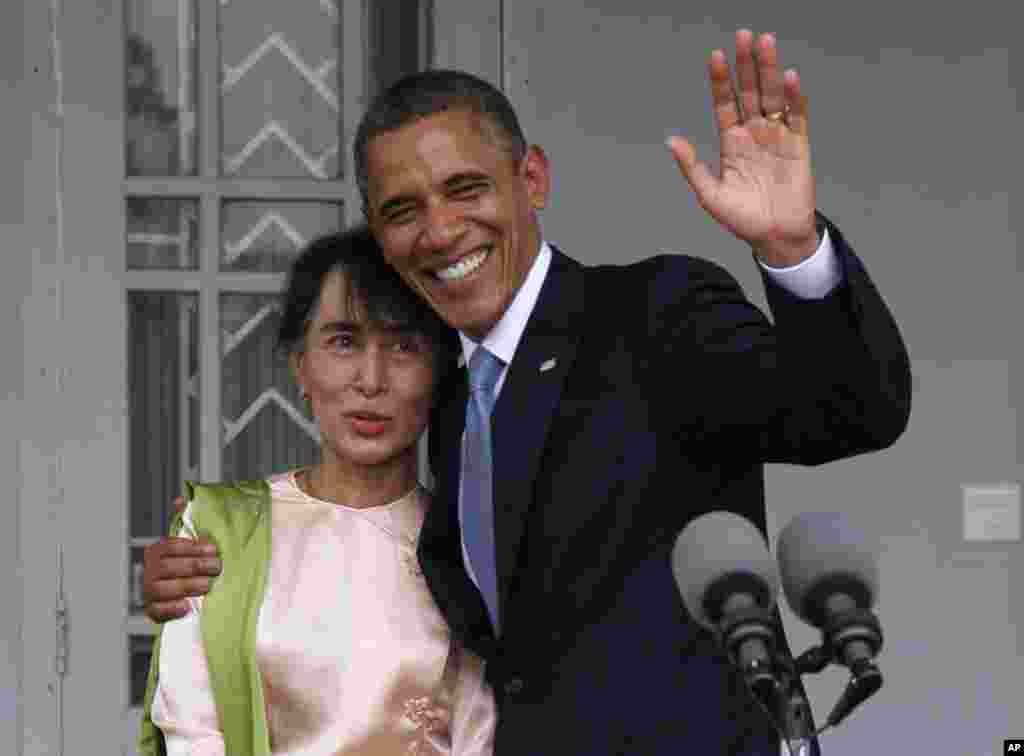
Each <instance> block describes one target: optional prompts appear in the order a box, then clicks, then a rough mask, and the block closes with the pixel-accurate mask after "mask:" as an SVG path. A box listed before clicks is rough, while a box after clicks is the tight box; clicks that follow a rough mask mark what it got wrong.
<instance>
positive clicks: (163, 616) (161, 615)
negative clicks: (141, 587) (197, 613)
mask: <svg viewBox="0 0 1024 756" xmlns="http://www.w3.org/2000/svg"><path fill="white" fill-rule="evenodd" d="M145 610H146V616H147V617H149V618H150V619H151V620H153V621H154V622H157V623H162V622H169V621H170V620H176V619H181V618H182V617H184V616H185V615H186V614H188V612H189V604H188V602H187V601H161V602H158V603H155V604H146V608H145Z"/></svg>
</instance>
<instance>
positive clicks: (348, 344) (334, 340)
mask: <svg viewBox="0 0 1024 756" xmlns="http://www.w3.org/2000/svg"><path fill="white" fill-rule="evenodd" d="M327 345H328V346H330V347H334V348H335V349H351V348H352V347H353V346H354V345H355V339H353V338H352V335H351V334H348V333H339V334H337V335H336V336H331V338H329V339H328V340H327Z"/></svg>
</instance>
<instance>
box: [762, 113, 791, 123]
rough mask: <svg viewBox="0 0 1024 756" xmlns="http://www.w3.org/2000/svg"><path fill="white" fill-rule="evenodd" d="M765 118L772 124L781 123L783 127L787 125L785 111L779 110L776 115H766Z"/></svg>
mask: <svg viewBox="0 0 1024 756" xmlns="http://www.w3.org/2000/svg"><path fill="white" fill-rule="evenodd" d="M764 117H765V118H767V119H768V120H769V121H771V122H772V123H781V124H783V125H785V123H786V111H785V110H777V111H775V112H774V113H765V115H764Z"/></svg>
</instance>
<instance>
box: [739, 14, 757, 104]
mask: <svg viewBox="0 0 1024 756" xmlns="http://www.w3.org/2000/svg"><path fill="white" fill-rule="evenodd" d="M736 79H737V81H738V82H739V89H740V107H741V108H742V109H743V120H747V119H749V118H757V117H758V116H759V115H761V93H760V91H759V87H758V73H757V62H756V61H755V60H754V34H753V32H751V31H750V30H749V29H740V30H739V31H737V32H736Z"/></svg>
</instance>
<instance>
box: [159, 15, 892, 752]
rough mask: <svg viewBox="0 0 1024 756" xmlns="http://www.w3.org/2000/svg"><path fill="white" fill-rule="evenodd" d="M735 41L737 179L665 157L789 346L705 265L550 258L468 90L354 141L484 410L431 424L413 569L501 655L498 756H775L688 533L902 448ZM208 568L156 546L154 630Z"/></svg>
mask: <svg viewBox="0 0 1024 756" xmlns="http://www.w3.org/2000/svg"><path fill="white" fill-rule="evenodd" d="M736 47H737V52H736V67H737V71H736V73H737V80H738V86H739V91H738V97H737V96H736V95H737V93H736V90H735V88H734V85H733V81H732V72H731V71H730V67H729V64H728V61H727V59H726V57H725V54H724V53H723V52H721V51H717V50H716V51H715V52H714V53H712V56H711V60H710V63H709V74H710V79H711V88H712V95H713V106H714V112H715V118H716V122H717V125H718V128H719V132H720V137H721V162H722V170H721V174H720V175H717V176H716V175H714V174H712V173H711V171H710V170H709V169H708V168H707V167H705V166H704V165H703V164H701V163H699V162H698V161H697V160H696V157H695V153H694V149H693V147H692V146H691V145H690V144H689V143H688V142H686V141H685V140H683V139H680V138H675V139H673V140H672V141H671V143H670V145H669V146H670V149H671V151H672V154H673V156H674V157H675V160H676V162H677V164H678V166H679V168H680V170H681V172H682V173H683V175H684V176H685V177H686V179H687V180H688V182H689V184H690V186H691V188H692V189H693V191H694V192H695V194H696V196H697V199H698V201H699V202H700V204H701V206H702V207H704V208H705V209H706V210H707V211H708V212H709V213H710V214H711V215H712V216H713V217H714V218H715V219H716V220H717V221H718V222H719V223H720V224H721V225H722V226H723V227H724V228H725V229H726V230H728V231H729V232H730V233H732V234H734V235H735V236H737V237H738V238H739V239H741V240H743V241H745V242H746V243H748V244H749V245H750V246H751V248H752V250H753V252H754V255H755V257H756V258H757V260H758V264H759V266H760V269H761V270H762V272H763V276H764V279H765V282H766V287H767V295H768V301H769V304H770V306H771V308H772V312H773V314H774V316H775V326H771V325H770V324H769V323H768V322H767V320H766V319H765V318H764V316H763V315H762V314H761V313H760V312H759V311H758V310H757V309H756V308H754V307H753V306H752V305H750V304H749V302H747V300H746V299H745V298H744V296H743V293H742V291H741V290H740V288H739V287H738V285H737V284H736V282H735V281H734V279H732V278H731V277H730V276H729V275H728V274H727V273H725V272H724V271H723V270H722V269H720V268H719V267H717V266H715V265H713V264H711V263H709V262H707V261H704V260H700V259H697V258H691V257H686V256H681V255H679V256H660V257H656V258H651V259H648V260H644V261H642V262H639V263H635V264H632V265H624V266H600V267H582V266H580V265H579V264H578V263H576V262H575V261H573V260H572V259H570V258H569V257H567V256H566V255H564V254H563V253H561V252H560V251H559V250H557V249H555V248H554V247H553V246H551V245H549V244H548V243H547V242H545V241H544V239H543V237H542V235H541V230H540V226H539V223H538V220H537V213H538V211H539V210H540V209H541V208H543V207H544V206H545V204H546V202H547V199H548V194H549V191H550V174H549V168H548V163H547V159H546V157H545V154H544V152H543V151H542V150H541V149H540V148H539V147H536V146H527V144H526V142H525V140H524V139H523V137H522V133H521V131H520V129H519V125H518V122H517V121H516V118H515V114H514V112H513V111H512V109H511V106H510V105H509V104H508V103H507V101H506V100H505V98H504V97H503V96H502V95H501V94H500V93H499V92H497V91H495V90H494V89H493V88H491V87H489V86H488V85H486V84H484V83H483V82H480V81H479V80H477V79H474V78H473V77H469V76H466V75H464V74H456V73H452V72H433V73H426V74H419V75H414V76H412V77H407V78H406V79H404V80H402V81H400V82H398V83H396V84H395V85H394V86H393V87H391V88H390V89H389V90H388V91H387V92H385V93H384V94H383V95H382V96H381V97H379V98H377V100H376V101H375V102H374V103H373V104H372V105H371V107H370V109H369V110H368V112H367V114H366V116H365V117H364V119H363V122H362V124H361V126H360V131H359V134H358V135H357V140H356V168H357V178H358V180H359V182H360V188H361V190H362V193H363V198H364V201H365V206H366V207H365V210H366V215H367V218H368V220H369V223H370V225H371V227H372V229H373V232H374V234H375V235H376V236H377V237H378V239H379V240H380V242H381V244H382V247H383V249H384V254H385V256H386V257H387V258H388V261H389V262H390V263H391V264H392V265H393V266H394V267H395V268H396V270H397V271H398V272H399V273H400V274H401V275H402V277H403V278H404V279H405V280H406V281H407V282H408V283H409V285H410V286H412V287H413V288H414V289H415V290H417V291H418V292H419V293H420V294H421V295H422V296H423V297H424V298H425V299H426V300H427V301H428V302H429V303H430V304H431V305H432V306H433V307H434V309H435V310H437V312H438V313H439V314H440V315H441V316H442V317H443V318H444V319H445V320H446V321H447V322H448V323H449V324H450V325H452V326H453V327H454V328H456V329H458V331H459V334H460V337H461V339H462V344H463V349H464V356H465V360H466V364H467V367H468V368H469V372H470V373H471V374H472V375H471V377H470V379H469V380H472V382H473V389H472V391H471V390H470V388H469V386H468V380H467V375H466V371H462V372H461V373H459V375H458V376H456V378H455V379H453V380H452V381H450V382H448V384H447V385H446V386H444V387H442V389H441V390H442V397H441V401H440V402H439V408H438V410H437V411H436V413H435V415H434V416H433V417H432V421H431V433H430V440H431V450H430V451H431V465H432V469H433V472H434V474H435V477H436V479H437V490H436V494H435V500H434V505H433V506H432V508H431V511H430V513H429V514H428V517H427V521H426V523H425V524H424V528H423V531H422V534H421V539H420V550H419V557H420V563H421V566H422V568H423V571H424V574H425V576H426V578H427V581H428V583H429V585H430V588H431V591H432V593H433V595H434V597H435V600H436V601H437V603H438V605H439V606H440V608H441V609H442V611H443V612H444V614H445V617H446V619H447V620H448V622H449V623H450V625H451V626H452V628H453V631H454V632H455V633H456V634H457V635H458V636H459V637H461V638H462V639H463V640H464V642H465V643H466V644H467V645H469V646H470V647H471V648H473V649H474V650H475V651H477V652H478V653H479V654H481V656H483V657H484V659H485V660H486V661H487V677H488V680H489V682H490V683H491V685H492V686H493V688H494V691H495V695H496V699H497V702H498V712H499V725H498V731H497V739H496V752H497V753H498V754H499V756H505V755H511V754H559V755H560V756H561V755H562V754H613V753H628V754H662V753H665V754H668V753H672V754H676V753H681V752H692V753H702V754H723V755H724V754H750V755H753V754H757V755H759V756H761V755H763V756H767V755H768V754H772V755H773V756H774V754H777V753H778V748H779V746H778V741H779V737H778V734H777V733H775V732H773V731H772V730H771V728H770V726H769V725H768V724H767V720H766V718H765V717H764V716H763V715H762V714H761V713H760V712H759V711H758V710H757V709H756V706H755V705H754V703H753V701H752V699H751V697H750V696H749V695H748V694H747V692H746V691H745V689H744V688H743V684H742V682H741V681H740V680H739V678H738V676H737V674H736V673H735V672H734V671H733V670H732V669H731V668H730V665H729V663H728V661H727V660H726V659H725V658H724V656H723V655H722V654H721V652H720V651H719V650H718V649H716V648H715V645H714V642H713V639H711V638H710V637H709V634H708V633H706V632H705V631H703V630H701V629H699V628H698V627H697V626H696V625H695V623H694V622H693V621H692V620H691V619H690V617H689V616H688V615H687V613H686V610H685V608H684V607H683V605H682V602H681V600H680V598H679V595H678V592H677V590H676V587H675V585H674V583H673V580H672V576H671V570H670V567H669V563H670V560H669V554H670V551H671V548H672V544H673V542H674V539H675V536H676V534H677V533H678V532H679V531H680V530H681V529H682V528H683V527H684V526H685V525H686V524H687V522H689V521H690V520H691V519H693V518H694V517H696V516H698V515H700V514H702V513H704V512H707V511H709V510H715V509H725V510H731V511H734V512H737V513H739V514H741V515H743V516H745V517H747V518H748V519H750V520H751V521H752V522H754V523H755V524H756V525H757V526H758V527H759V528H760V529H761V530H762V532H763V531H764V530H765V522H764V520H765V511H764V494H763V464H764V463H765V462H788V463H798V464H820V463H823V462H826V461H829V460H834V459H838V458H841V457H846V456H850V455H854V454H859V453H863V452H867V451H871V450H876V449H881V448H884V447H886V446H888V445H890V444H891V443H893V442H894V441H895V439H896V438H897V437H898V436H899V435H900V434H901V433H902V432H903V430H904V428H905V426H906V423H907V419H908V416H909V407H910V372H909V361H908V357H907V353H906V350H905V347H904V345H903V342H902V340H901V338H900V335H899V332H898V330H897V328H896V325H895V323H894V322H893V320H892V317H891V315H890V314H889V312H888V310H887V308H886V306H885V304H884V302H883V301H882V300H881V298H880V296H879V295H878V293H877V291H876V290H875V288H874V286H873V284H872V283H871V281H870V279H869V278H868V276H867V273H866V271H865V270H864V267H863V265H862V263H861V262H860V261H859V259H858V258H857V257H856V256H855V255H854V253H853V251H852V250H851V249H850V248H849V246H848V245H847V244H846V243H845V241H844V240H843V237H842V235H841V234H840V233H839V231H838V229H837V228H835V226H833V225H832V224H831V223H830V222H828V221H827V220H826V219H825V218H824V217H823V216H821V215H818V214H817V213H816V210H815V204H814V198H815V191H814V179H813V174H812V171H811V163H810V148H809V141H808V124H807V112H806V100H805V98H803V96H802V94H801V91H800V80H799V77H798V76H797V75H796V73H795V72H786V73H785V74H783V73H782V72H781V71H780V69H779V66H778V61H777V50H776V46H775V40H774V38H773V37H772V36H771V35H762V36H761V37H760V38H759V39H758V40H757V42H756V51H755V41H754V38H753V35H752V34H751V33H750V32H748V31H740V32H738V33H737V36H736ZM484 350H486V351H484ZM478 352H479V354H478ZM481 361H484V363H489V364H490V367H491V370H490V375H489V383H488V382H487V381H484V382H483V384H484V385H481V384H480V382H479V381H478V373H479V371H480V368H479V367H478V366H479V364H480V363H481ZM494 396H496V397H497V398H496V400H494V403H493V409H491V401H492V399H493V397H494ZM201 553H202V551H201V548H200V547H197V546H195V545H190V544H183V543H180V542H174V541H166V542H164V543H162V544H160V545H158V546H155V547H152V548H151V549H150V551H149V552H147V570H146V595H147V600H148V602H149V604H150V605H149V607H148V609H147V611H148V612H149V614H150V616H151V617H153V618H154V619H158V620H162V619H166V618H169V617H172V616H176V614H177V613H178V611H177V609H176V606H175V602H176V601H177V600H179V599H180V598H181V597H182V596H185V595H188V594H192V593H202V592H203V590H202V589H203V588H205V585H204V584H203V583H204V582H205V581H204V580H203V578H201V577H199V576H201V575H203V574H210V572H209V571H203V570H201V569H199V568H198V567H199V565H198V561H199V560H197V559H195V557H197V556H198V555H200V554H201Z"/></svg>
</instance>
